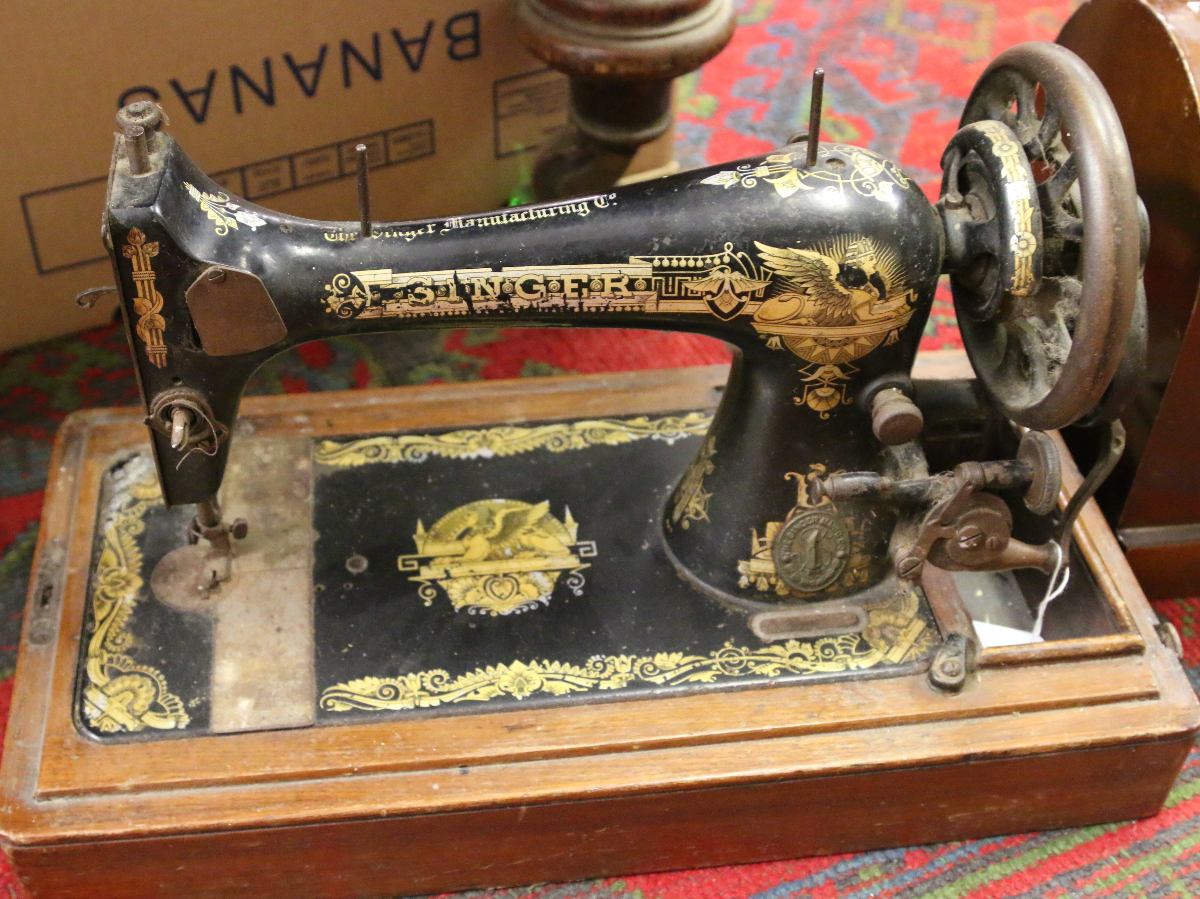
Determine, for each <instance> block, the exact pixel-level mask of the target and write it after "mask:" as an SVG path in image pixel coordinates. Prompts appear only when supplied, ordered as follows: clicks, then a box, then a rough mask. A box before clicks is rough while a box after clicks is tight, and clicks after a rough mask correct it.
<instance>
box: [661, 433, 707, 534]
mask: <svg viewBox="0 0 1200 899" xmlns="http://www.w3.org/2000/svg"><path fill="white" fill-rule="evenodd" d="M716 452H717V446H716V440H715V439H714V438H713V437H712V435H711V434H710V435H709V436H708V437H706V438H705V440H704V445H703V446H702V447H701V448H700V453H699V455H697V456H696V459H695V461H693V462H692V464H691V465H689V466H688V469H687V471H686V472H684V475H683V479H682V480H681V481H680V482H679V486H678V487H677V488H676V489H675V500H674V502H673V503H672V504H671V515H670V517H669V518H668V519H667V526H668V527H674V526H675V525H679V526H680V527H682V528H685V529H686V528H688V527H691V524H692V522H693V521H708V501H709V499H711V498H712V494H711V493H709V492H707V491H706V490H705V489H704V478H705V476H707V475H710V474H712V473H713V472H714V471H716V465H715V464H714V463H713V461H712V457H713V456H714V455H716Z"/></svg>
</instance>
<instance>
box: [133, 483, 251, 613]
mask: <svg viewBox="0 0 1200 899" xmlns="http://www.w3.org/2000/svg"><path fill="white" fill-rule="evenodd" d="M249 531H250V526H249V525H248V524H247V523H246V520H245V519H243V518H238V519H236V520H234V521H233V522H232V523H229V522H225V521H222V520H221V509H220V507H219V506H218V505H217V503H216V500H211V501H209V502H204V503H198V504H197V506H196V517H195V518H193V519H192V521H191V523H190V524H189V525H188V533H187V539H188V545H187V546H181V547H180V548H179V549H176V550H172V551H171V552H169V553H167V555H166V556H164V557H163V559H162V561H161V562H159V563H158V565H156V566H155V568H154V573H153V574H152V575H151V577H150V588H151V589H152V590H153V591H154V595H155V596H157V597H158V598H159V599H160V600H161V601H162V602H164V603H166V604H167V605H169V606H172V607H173V608H176V609H183V610H191V611H196V610H199V609H201V608H203V607H204V605H205V604H206V601H208V600H210V599H211V598H212V597H213V595H214V594H215V593H217V592H218V591H219V590H220V589H221V587H222V585H224V584H228V583H229V582H230V581H232V579H233V576H234V564H233V563H234V552H233V547H234V541H235V540H244V539H245V538H246V535H247V534H248V533H249Z"/></svg>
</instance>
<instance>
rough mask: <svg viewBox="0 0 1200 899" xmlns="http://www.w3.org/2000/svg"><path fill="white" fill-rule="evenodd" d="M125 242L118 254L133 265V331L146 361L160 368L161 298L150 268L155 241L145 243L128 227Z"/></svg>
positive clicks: (164, 359)
mask: <svg viewBox="0 0 1200 899" xmlns="http://www.w3.org/2000/svg"><path fill="white" fill-rule="evenodd" d="M125 240H126V243H125V246H124V247H122V248H121V252H122V254H123V255H124V256H125V258H126V259H128V260H129V261H130V263H131V264H132V265H133V284H134V287H135V288H137V296H136V297H134V299H133V311H134V312H136V313H137V314H138V321H137V324H136V325H135V326H134V329H133V330H134V331H135V332H136V333H137V336H138V337H140V338H141V340H142V343H144V344H145V345H146V358H147V359H149V360H150V362H151V363H152V364H153V365H155V366H156V367H158V368H164V367H165V366H166V364H167V345H166V343H165V342H164V341H163V329H164V328H166V326H167V323H166V321H165V320H164V319H163V317H162V315H161V313H162V307H163V298H162V294H161V293H159V292H158V290H157V288H156V287H155V274H154V268H153V266H151V265H150V260H151V258H152V257H154V256H157V255H158V241H156V240H152V241H147V240H146V235H145V233H143V231H142V230H141V229H140V228H130V229H129V234H128V235H126V238H125Z"/></svg>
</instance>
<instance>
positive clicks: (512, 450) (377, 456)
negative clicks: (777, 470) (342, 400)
mask: <svg viewBox="0 0 1200 899" xmlns="http://www.w3.org/2000/svg"><path fill="white" fill-rule="evenodd" d="M711 424H712V415H711V414H709V413H706V412H689V413H687V414H686V415H672V416H667V417H665V418H648V417H646V416H644V415H642V416H638V417H637V418H626V419H615V418H602V419H593V420H590V421H572V422H558V423H555V424H547V425H534V426H531V427H517V426H508V425H506V426H502V427H496V428H486V429H483V430H465V431H450V432H448V433H445V434H395V435H387V436H380V437H368V438H365V439H362V440H349V441H344V442H343V441H338V440H322V441H321V442H320V443H318V444H317V445H316V448H315V450H314V459H315V461H316V462H317V463H318V464H320V465H329V466H335V467H351V466H357V465H368V464H371V463H374V462H424V461H425V460H426V459H427V458H429V457H430V456H440V457H443V458H448V459H489V458H492V457H493V456H514V455H517V454H518V453H527V452H530V451H532V450H536V449H545V450H549V451H550V452H552V453H562V452H566V451H568V450H577V449H584V448H586V447H589V446H617V445H620V444H624V443H632V442H633V441H635V440H646V439H653V440H663V441H665V442H667V443H674V442H675V441H676V440H679V439H681V438H683V437H687V436H690V435H702V434H705V433H707V432H708V428H709V425H711Z"/></svg>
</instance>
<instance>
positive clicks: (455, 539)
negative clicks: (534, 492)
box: [398, 499, 596, 616]
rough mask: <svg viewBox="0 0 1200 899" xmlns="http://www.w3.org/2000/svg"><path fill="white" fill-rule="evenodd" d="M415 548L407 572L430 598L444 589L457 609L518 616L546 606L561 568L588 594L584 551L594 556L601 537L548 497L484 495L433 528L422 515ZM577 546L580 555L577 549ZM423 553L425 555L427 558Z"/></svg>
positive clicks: (404, 564) (428, 601)
mask: <svg viewBox="0 0 1200 899" xmlns="http://www.w3.org/2000/svg"><path fill="white" fill-rule="evenodd" d="M413 542H414V543H415V544H416V545H417V551H416V553H414V554H412V555H407V556H401V557H400V559H399V560H398V561H399V566H400V570H401V571H415V572H416V574H415V575H413V576H412V577H411V578H409V580H412V581H416V582H417V583H419V584H420V585H421V588H420V591H419V594H420V596H421V598H422V599H423V600H425V605H427V606H428V605H432V604H433V600H434V599H436V598H437V595H438V591H437V588H436V587H434V586H433V585H434V584H435V583H436V584H437V585H438V586H439V587H441V588H442V589H443V590H445V591H446V595H447V596H448V597H449V598H450V602H451V604H452V605H453V606H454V608H455V610H456V611H457V610H459V609H466V610H467V611H468V612H470V613H472V614H475V613H479V612H484V613H487V614H488V615H493V616H495V615H512V614H515V613H519V612H527V611H529V610H531V609H536V608H537V607H538V606H539V605H543V606H544V605H548V604H549V602H550V596H551V594H552V593H553V592H554V586H555V585H556V584H557V583H558V578H559V575H560V574H562V573H563V572H564V571H565V572H569V574H568V575H567V579H566V584H567V586H568V587H569V588H570V589H571V591H572V592H573V593H574V594H575V595H576V596H581V595H583V584H584V579H583V570H584V569H585V568H588V567H589V566H588V565H587V564H585V563H584V562H582V561H580V558H581V557H583V558H589V557H591V556H594V555H596V544H595V542H594V541H591V540H580V539H579V525H578V524H577V523H576V521H575V519H574V518H573V517H572V516H571V510H570V509H569V508H568V509H567V510H566V515H564V517H563V520H562V521H559V520H558V519H557V518H555V517H554V516H553V515H551V514H550V503H549V501H544V502H540V503H538V504H537V505H532V504H530V503H523V502H520V501H519V500H514V499H485V500H479V501H477V502H473V503H467V504H466V505H465V506H459V507H458V508H457V509H454V510H453V511H451V512H448V513H447V514H445V515H443V516H442V517H441V518H439V519H438V520H437V521H436V522H434V524H433V527H431V528H430V529H429V530H428V531H427V530H425V526H424V525H423V524H422V523H421V521H420V520H419V519H418V521H417V532H416V533H415V534H413ZM572 547H575V548H576V549H577V551H578V555H576V554H575V553H573V552H571V548H572ZM422 559H427V560H428V562H427V564H425V565H422V564H421V560H422Z"/></svg>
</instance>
